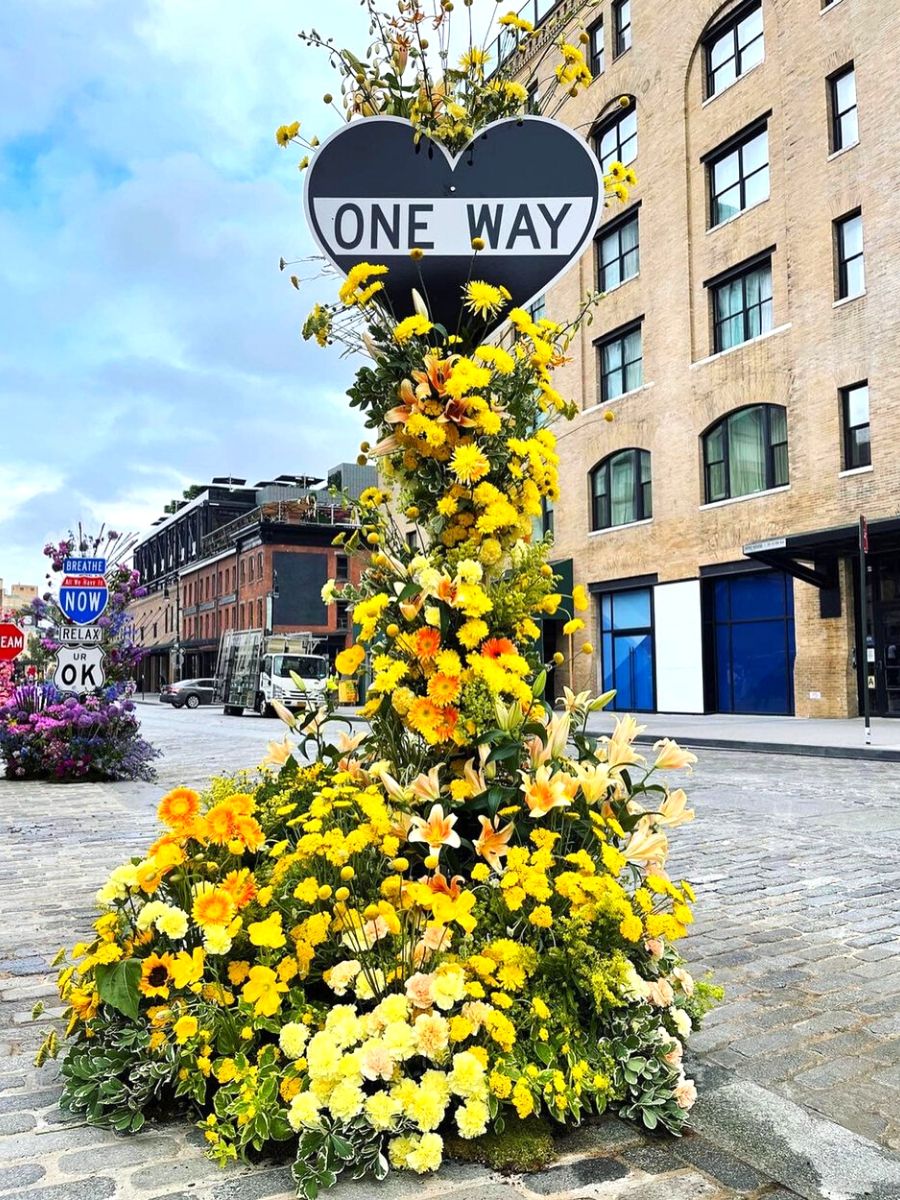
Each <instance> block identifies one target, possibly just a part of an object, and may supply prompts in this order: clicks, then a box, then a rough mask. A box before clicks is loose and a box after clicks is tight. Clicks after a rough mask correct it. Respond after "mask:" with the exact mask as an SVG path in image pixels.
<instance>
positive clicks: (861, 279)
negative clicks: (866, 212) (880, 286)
mask: <svg viewBox="0 0 900 1200" xmlns="http://www.w3.org/2000/svg"><path fill="white" fill-rule="evenodd" d="M834 231H835V250H836V253H837V298H838V300H847V299H849V298H850V297H851V296H861V295H862V294H863V292H864V291H865V290H866V268H865V263H864V262H863V228H862V213H860V212H855V213H850V215H849V216H846V217H842V218H841V219H840V220H839V221H835V223H834Z"/></svg>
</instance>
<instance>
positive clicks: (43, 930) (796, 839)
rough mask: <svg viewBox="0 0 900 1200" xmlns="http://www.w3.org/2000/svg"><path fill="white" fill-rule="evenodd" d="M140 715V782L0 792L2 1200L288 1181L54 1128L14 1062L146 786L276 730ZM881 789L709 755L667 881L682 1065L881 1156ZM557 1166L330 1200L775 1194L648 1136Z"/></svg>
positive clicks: (232, 762)
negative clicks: (700, 1020)
mask: <svg viewBox="0 0 900 1200" xmlns="http://www.w3.org/2000/svg"><path fill="white" fill-rule="evenodd" d="M141 715H142V719H143V721H144V728H145V732H146V734H147V736H148V737H150V739H151V740H153V741H154V742H155V743H156V744H157V745H160V746H162V747H163V748H164V750H165V751H166V756H165V757H164V759H163V760H162V761H161V765H160V783H159V784H158V785H124V784H116V785H105V786H97V785H68V786H65V787H60V786H53V785H43V784H12V783H5V782H0V819H2V823H3V836H2V839H0V1195H3V1196H8V1195H15V1196H16V1197H21V1200H104V1198H106V1197H115V1198H117V1200H137V1198H140V1200H188V1198H189V1197H195V1198H197V1200H263V1198H273V1200H274V1198H276V1197H277V1198H279V1200H281V1198H285V1200H286V1198H287V1197H288V1196H290V1195H292V1194H293V1192H292V1189H291V1187H290V1180H289V1177H288V1174H287V1172H286V1170H285V1168H283V1167H276V1166H269V1167H260V1168H256V1169H253V1170H251V1171H247V1170H244V1169H231V1170H229V1171H227V1172H225V1173H222V1172H219V1171H218V1170H217V1169H216V1168H215V1167H213V1166H212V1165H211V1164H210V1163H209V1162H208V1161H207V1160H206V1159H205V1158H204V1157H203V1155H202V1145H201V1141H200V1138H199V1135H198V1134H197V1133H196V1131H193V1130H190V1129H186V1128H184V1127H183V1126H181V1125H178V1126H176V1125H167V1126H162V1127H160V1128H158V1129H155V1130H154V1131H153V1132H150V1133H147V1134H145V1135H142V1136H140V1137H138V1138H134V1139H126V1140H123V1139H117V1138H115V1137H113V1136H112V1135H109V1134H106V1133H104V1132H102V1131H98V1130H94V1129H90V1128H88V1127H86V1126H81V1125H67V1124H64V1118H63V1116H62V1115H61V1114H60V1113H59V1111H58V1109H57V1107H56V1099H57V1096H58V1085H57V1083H56V1079H55V1067H54V1066H53V1065H52V1064H51V1065H50V1066H49V1067H47V1068H44V1070H43V1071H36V1070H35V1069H34V1068H33V1066H32V1059H33V1055H34V1047H35V1045H36V1043H37V1041H38V1040H39V1038H40V1036H41V1032H42V1025H41V1022H35V1023H33V1022H32V1021H31V1020H30V1011H31V1008H32V1006H33V1004H34V1003H35V1001H36V1000H38V999H44V1000H45V1001H46V1002H47V1003H48V1004H49V1005H51V1006H52V1004H53V1000H54V998H55V991H54V989H53V987H52V985H51V984H48V982H47V979H48V973H47V962H48V960H49V958H50V957H51V956H52V955H53V954H54V953H55V951H56V950H57V949H58V947H59V946H61V945H63V944H71V943H72V941H74V940H75V939H76V938H77V936H78V935H79V932H80V931H81V930H84V929H85V928H86V927H87V924H88V921H89V920H90V917H91V915H92V896H93V893H94V891H95V889H96V888H97V887H98V886H99V885H100V883H101V882H102V881H103V880H104V878H105V876H106V874H107V872H108V870H109V868H110V867H111V866H112V865H114V864H116V863H117V862H119V861H121V860H122V859H123V858H125V857H126V856H127V855H129V854H131V853H134V852H135V851H136V850H140V849H142V848H143V846H144V845H146V843H147V842H148V841H149V840H151V838H152V836H153V831H154V810H155V806H156V802H157V799H158V797H159V795H160V793H161V790H162V789H165V788H166V787H169V786H172V785H173V784H175V783H192V784H202V782H203V780H204V778H205V777H206V776H207V775H209V774H210V773H211V772H213V771H214V770H216V769H217V768H218V769H223V768H225V769H228V768H236V767H238V766H247V765H250V764H253V763H255V762H256V761H258V759H259V758H260V757H261V756H262V754H263V753H264V751H265V743H266V740H267V739H268V738H272V737H278V736H280V733H281V729H280V726H279V725H278V724H277V723H275V722H263V721H261V720H259V719H257V718H246V719H244V720H236V719H234V718H227V717H224V716H223V715H222V714H221V713H218V712H212V711H199V712H196V713H190V712H187V711H182V712H172V711H171V710H168V709H163V710H160V709H157V708H152V707H150V706H146V707H142V709H141ZM897 772H900V767H894V766H891V765H887V764H864V765H863V764H855V763H849V762H826V761H823V760H814V759H804V760H799V759H787V758H783V757H782V758H770V759H758V758H753V757H751V756H747V755H734V754H724V753H720V752H711V751H710V752H707V753H706V754H705V755H704V758H703V761H702V763H701V764H700V768H699V769H698V770H697V772H696V774H695V776H694V781H693V786H692V796H693V798H694V800H695V802H696V804H697V807H698V809H699V813H700V816H701V819H699V820H698V821H696V822H695V823H694V824H693V825H690V826H687V827H685V828H683V829H681V830H679V831H677V833H676V836H675V837H674V838H673V843H674V846H675V853H676V859H675V866H676V869H678V870H681V871H683V872H684V873H685V874H688V875H690V877H691V878H693V879H695V880H696V881H697V882H698V884H699V889H698V890H699V897H698V899H699V901H700V903H699V904H698V914H699V917H698V923H697V927H696V929H697V934H696V936H695V937H694V938H693V939H692V943H691V947H690V956H691V959H692V962H693V965H694V968H695V970H698V971H699V970H701V969H702V968H703V967H706V966H710V967H713V968H714V969H715V971H716V973H717V976H718V977H719V979H721V980H722V981H723V982H724V983H726V985H727V987H728V997H727V1000H726V1002H725V1003H724V1004H723V1005H722V1007H721V1009H720V1010H719V1011H718V1013H717V1014H716V1015H715V1017H714V1019H713V1021H711V1023H710V1025H709V1030H708V1032H707V1031H704V1032H703V1033H702V1034H700V1035H699V1036H698V1038H697V1048H698V1049H701V1048H702V1049H704V1050H705V1051H706V1052H707V1053H706V1055H705V1057H707V1058H713V1059H716V1060H717V1061H718V1062H720V1063H722V1064H723V1065H726V1066H732V1067H736V1068H737V1069H738V1070H739V1071H740V1072H742V1073H744V1074H745V1075H746V1076H748V1077H749V1078H752V1079H755V1080H759V1081H763V1082H765V1083H766V1084H768V1085H771V1086H773V1087H775V1088H777V1089H780V1090H782V1091H783V1092H785V1094H787V1095H789V1096H794V1097H795V1098H797V1099H800V1100H802V1101H804V1102H806V1103H809V1104H812V1105H813V1106H814V1107H816V1108H817V1109H819V1110H820V1111H822V1112H826V1113H828V1114H829V1115H830V1116H832V1117H833V1118H835V1119H836V1120H839V1121H842V1122H844V1123H845V1124H847V1125H850V1126H851V1127H853V1128H855V1129H861V1131H862V1132H863V1133H868V1134H869V1135H871V1136H874V1137H878V1138H882V1139H883V1140H884V1141H885V1142H886V1143H887V1144H889V1145H891V1144H894V1142H895V1141H896V1139H897V1137H898V1130H900V1117H898V1111H900V1106H898V1100H900V1017H898V1015H897V1012H896V1000H897V997H898V995H900V959H898V958H897V956H896V947H897V939H896V935H895V929H894V925H895V921H896V909H897V904H898V900H897V899H896V898H895V897H896V886H895V881H896V879H897V878H898V876H900V866H898V865H897V855H896V851H897V848H898V839H900V811H892V799H891V794H892V791H893V788H894V786H895V783H894V781H895V779H896V778H900V776H898V775H897ZM53 1013H54V1010H53V1009H52V1007H51V1008H50V1010H49V1011H48V1013H47V1014H46V1015H45V1017H44V1018H42V1020H46V1019H48V1018H49V1017H51V1016H52V1015H53ZM892 1139H893V1140H892ZM560 1155H561V1157H560V1161H559V1163H558V1164H557V1165H555V1166H554V1167H552V1168H550V1169H548V1170H546V1171H544V1172H541V1173H539V1174H536V1175H531V1176H524V1177H520V1178H514V1179H502V1178H500V1177H499V1176H495V1175H492V1174H491V1173H489V1172H487V1171H486V1170H483V1169H482V1168H477V1167H469V1166H462V1165H454V1164H450V1165H448V1166H447V1167H446V1168H445V1169H443V1170H442V1171H441V1172H440V1173H439V1174H438V1176H436V1177H433V1178H427V1179H421V1180H420V1179H418V1178H410V1177H408V1176H395V1177H391V1178H390V1179H389V1180H388V1181H387V1182H386V1183H385V1184H384V1185H381V1186H379V1187H377V1188H376V1187H375V1185H373V1184H371V1183H364V1184H362V1185H356V1186H351V1185H345V1186H343V1187H341V1188H340V1189H338V1190H336V1191H335V1192H333V1193H332V1195H333V1197H334V1200H365V1198H366V1197H369V1196H372V1195H373V1194H376V1193H377V1195H378V1197H379V1198H384V1200H393V1198H394V1197H406V1198H410V1200H411V1198H413V1197H422V1198H430V1197H432V1196H443V1195H447V1196H449V1195H456V1196H458V1197H461V1198H462V1197H466V1198H468V1197H473V1198H474V1197H477V1198H478V1200H507V1198H508V1200H514V1198H515V1197H517V1196H521V1197H567V1198H571V1200H576V1198H578V1200H581V1198H587V1197H594V1198H597V1200H600V1198H602V1197H627V1198H628V1200H732V1198H734V1197H737V1196H747V1197H750V1196H752V1197H761V1196H765V1197H766V1200H789V1196H790V1193H789V1192H787V1191H785V1190H783V1189H782V1188H780V1187H779V1186H778V1185H777V1184H775V1183H773V1182H772V1181H771V1179H770V1178H768V1177H767V1176H766V1175H764V1174H760V1173H759V1172H758V1171H756V1170H754V1169H753V1168H752V1167H750V1166H748V1165H747V1164H746V1163H744V1162H742V1161H740V1160H739V1159H737V1158H734V1157H732V1156H729V1155H728V1154H724V1153H722V1152H721V1151H720V1150H718V1149H717V1148H716V1145H714V1144H713V1143H712V1142H710V1141H708V1140H707V1139H705V1138H702V1137H699V1136H691V1137H687V1138H685V1139H683V1140H682V1141H675V1140H674V1139H651V1138H649V1137H646V1136H644V1135H642V1134H641V1133H639V1132H638V1131H636V1130H634V1129H632V1128H631V1127H629V1126H626V1125H624V1124H623V1123H621V1122H619V1121H617V1120H615V1119H609V1120H606V1121H604V1122H603V1123H602V1124H601V1125H600V1126H598V1127H597V1128H595V1129H592V1130H586V1131H583V1132H577V1133H575V1134H573V1135H571V1136H570V1137H569V1138H568V1139H566V1140H565V1141H563V1142H561V1143H560ZM806 1194H808V1193H806Z"/></svg>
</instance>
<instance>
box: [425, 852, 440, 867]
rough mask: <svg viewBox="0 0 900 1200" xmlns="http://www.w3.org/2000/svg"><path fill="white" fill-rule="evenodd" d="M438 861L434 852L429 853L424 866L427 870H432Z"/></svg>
mask: <svg viewBox="0 0 900 1200" xmlns="http://www.w3.org/2000/svg"><path fill="white" fill-rule="evenodd" d="M439 861H440V860H439V859H438V856H437V855H436V854H429V855H428V857H427V858H426V859H425V866H426V867H427V868H428V870H429V871H433V870H434V869H435V867H436V866H437V865H438V862H439Z"/></svg>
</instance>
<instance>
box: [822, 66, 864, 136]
mask: <svg viewBox="0 0 900 1200" xmlns="http://www.w3.org/2000/svg"><path fill="white" fill-rule="evenodd" d="M848 75H852V76H853V104H852V105H851V106H850V108H845V109H840V108H839V107H838V104H839V100H838V85H839V84H840V83H841V81H842V80H844V79H846V78H847V76H848ZM827 83H828V116H829V121H828V138H829V149H830V152H831V153H832V154H837V153H838V152H839V151H841V150H850V149H851V148H852V147H853V146H858V145H859V96H858V95H857V92H856V63H855V61H854V60H853V59H851V60H850V62H849V63H845V64H844V65H843V66H842V67H840V68H839V69H838V70H837V71H834V72H832V74H831V75H829V76H828V79H827ZM851 112H852V113H853V114H854V119H855V123H856V138H855V140H854V141H852V142H845V141H844V139H843V129H842V125H841V122H842V121H843V119H844V118H845V117H846V116H847V114H848V113H851Z"/></svg>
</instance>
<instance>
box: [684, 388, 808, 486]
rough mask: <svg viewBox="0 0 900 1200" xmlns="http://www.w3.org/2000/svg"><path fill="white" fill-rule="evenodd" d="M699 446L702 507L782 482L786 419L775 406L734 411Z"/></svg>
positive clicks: (785, 474) (785, 467)
mask: <svg viewBox="0 0 900 1200" xmlns="http://www.w3.org/2000/svg"><path fill="white" fill-rule="evenodd" d="M702 440H703V473H704V483H705V493H706V503H707V504H713V503H715V501H717V500H729V499H731V498H732V497H734V496H751V495H753V493H754V492H767V491H769V489H770V488H776V487H783V486H784V485H785V484H786V483H787V482H788V447H787V413H786V411H785V409H784V408H782V407H781V405H779V404H755V405H752V406H751V407H749V408H738V409H735V411H734V412H730V413H728V415H727V416H725V417H722V418H721V420H719V421H717V422H716V423H715V425H711V426H710V427H709V429H707V431H706V433H704V434H703V439H702Z"/></svg>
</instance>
